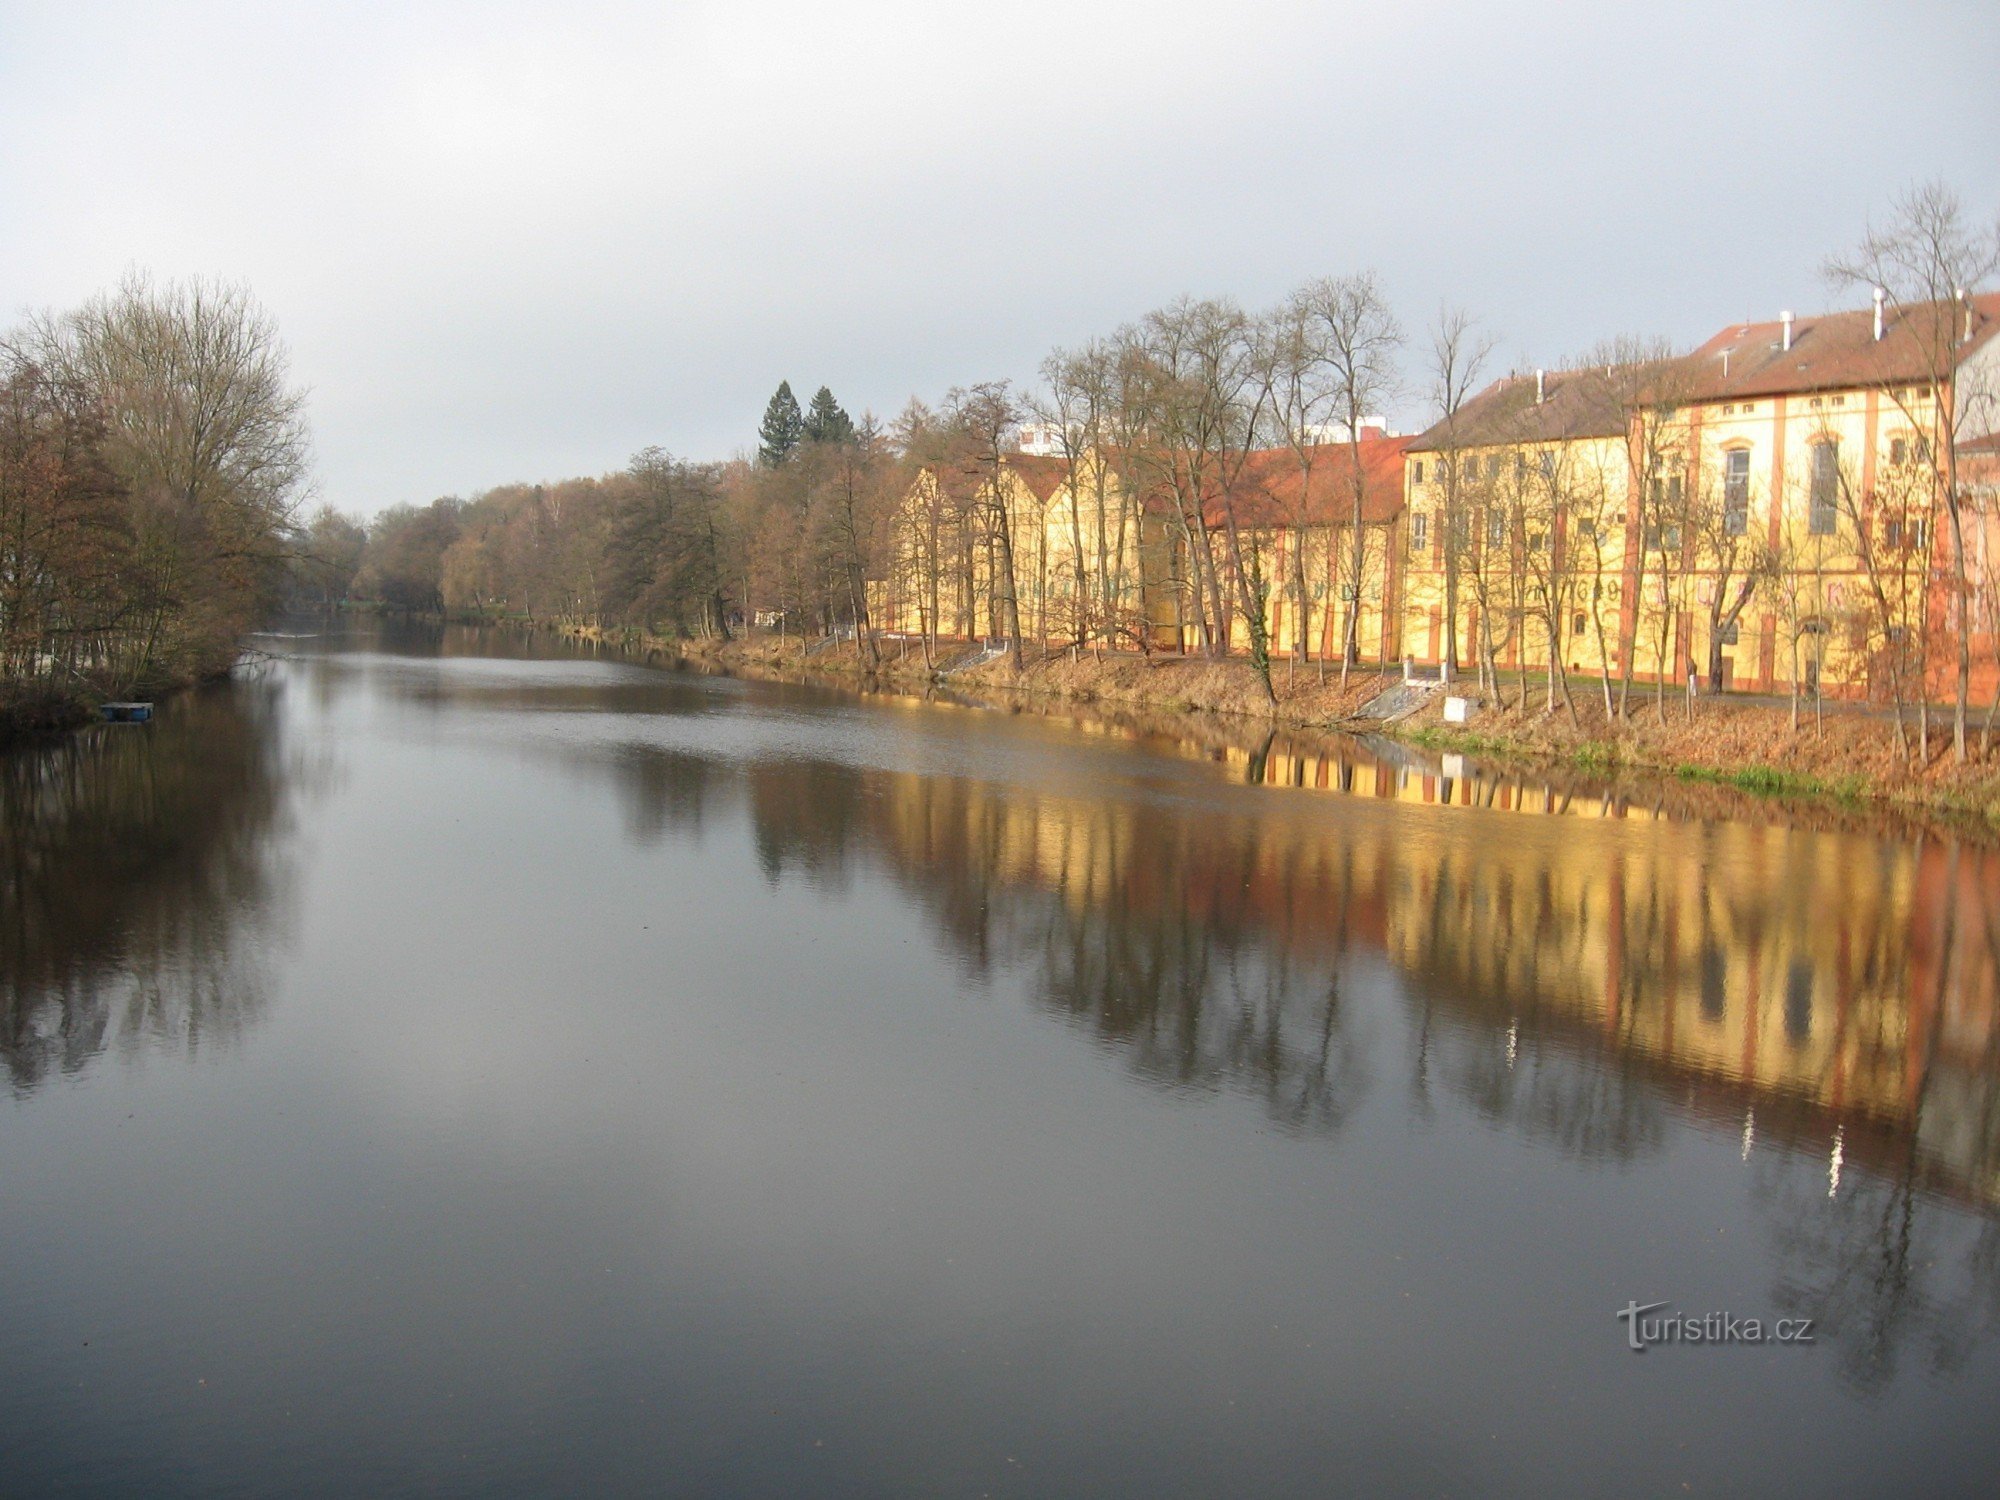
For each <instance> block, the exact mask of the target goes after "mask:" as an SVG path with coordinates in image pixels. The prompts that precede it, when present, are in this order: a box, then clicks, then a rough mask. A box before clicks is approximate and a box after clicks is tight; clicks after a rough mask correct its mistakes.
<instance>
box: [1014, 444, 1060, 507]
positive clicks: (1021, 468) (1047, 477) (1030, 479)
mask: <svg viewBox="0 0 2000 1500" xmlns="http://www.w3.org/2000/svg"><path fill="white" fill-rule="evenodd" d="M1007 467H1008V468H1010V469H1012V470H1013V471H1014V472H1015V473H1016V474H1018V475H1019V476H1020V478H1021V483H1023V484H1025V485H1026V486H1027V487H1028V488H1029V489H1030V490H1032V491H1033V492H1034V496H1035V498H1036V499H1037V500H1040V501H1042V502H1043V503H1044V504H1046V503H1047V502H1048V498H1049V496H1051V495H1053V494H1054V493H1055V492H1056V491H1057V490H1059V489H1061V488H1062V487H1063V486H1064V485H1065V484H1067V483H1069V460H1068V459H1066V458H1057V457H1055V456H1054V455H1053V454H1035V453H1010V454H1008V455H1007Z"/></svg>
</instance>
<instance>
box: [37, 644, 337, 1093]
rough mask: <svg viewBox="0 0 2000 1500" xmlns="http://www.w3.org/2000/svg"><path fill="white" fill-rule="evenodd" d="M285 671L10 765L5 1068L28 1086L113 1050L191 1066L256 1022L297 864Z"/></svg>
mask: <svg viewBox="0 0 2000 1500" xmlns="http://www.w3.org/2000/svg"><path fill="white" fill-rule="evenodd" d="M281 692H282V688H281V686H280V685H279V683H278V681H277V680H276V679H275V678H274V677H272V676H270V675H258V676H255V677H253V678H252V679H250V680H247V681H243V682H239V683H237V684H235V685H234V686H233V687H225V688H215V689H210V690H205V691H201V692H197V693H192V694H188V695H186V696H184V697H182V698H180V699H178V700H177V701H175V702H174V703H172V704H171V705H168V706H167V707H166V708H165V710H164V711H163V712H162V713H161V715H160V716H159V718H157V719H156V720H155V721H154V723H153V724H151V725H149V726H146V727H143V728H139V727H116V728H112V727H107V728H103V729H98V730H92V731H86V732H85V733H82V734H79V735H75V736H72V737H70V738H69V739H67V740H65V741H63V742H62V743H60V744H59V745H56V746H53V747H51V748H48V749H45V750H41V751H38V752H34V753H24V754H17V755H11V756H5V757H0V1061H4V1065H5V1067H6V1070H7V1076H8V1079H9V1081H10V1083H11V1084H12V1086H13V1088H14V1090H15V1091H16V1092H17V1093H26V1092H30V1091H32V1090H34V1089H35V1088H36V1087H37V1086H38V1085H39V1084H41V1083H42V1082H43V1081H44V1080H45V1079H47V1078H48V1077H49V1075H51V1074H52V1073H56V1072H76V1071H78V1070H80V1069H82V1068H84V1067H85V1066H86V1065H88V1064H89V1063H90V1062H91V1061H92V1059H94V1058H96V1057H98V1056H99V1055H100V1054H102V1053H103V1052H105V1051H106V1050H108V1049H119V1050H123V1051H128V1052H137V1051H139V1050H142V1049H154V1050H158V1049H167V1050H172V1051H179V1052H185V1053H187V1054H189V1055H193V1054H195V1053H197V1052H200V1051H201V1050H203V1049H204V1048H208V1047H213V1046H215V1045H217V1044H218V1043H227V1042H229V1041H231V1040H232V1039H234V1038H236V1037H238V1036H239V1035H241V1033H242V1032H243V1031H244V1030H245V1029H246V1028H248V1027H249V1026H251V1025H252V1024H254V1023H255V1021H256V1020H257V1018H258V1017H259V1015H260V1014H261V1013H262V1012H263V1009H264V1006H265V1002H266V996H267V995H268V993H269V974H268V971H267V967H266V964H265V961H264V954H263V940H264V938H265V936H266V935H267V934H268V932H269V930H270V928H271V926H272V924H273V923H275V922H277V921H279V920H281V918H282V916H283V914H284V911H285V907H286V903H287V898H288V888H289V881H290V869H289V865H288V863H287V861H286V849H285V844H284V841H283V839H282V838H281V837H280V835H281V834H282V833H283V831H284V828H285V825H286V824H287V822H288V818H289V803H290V799H291V797H292V795H293V793H294V792H295V791H296V790H297V789H298V788H299V787H300V786H301V785H302V784H304V783H305V781H306V780H307V779H309V778H307V777H306V776H305V774H304V772H303V769H302V768H301V767H298V766H293V765H287V764H286V763H285V759H284V754H283V749H282V745H283V740H282V736H281V735H280V733H279V731H278V725H277V721H278V715H277V712H276V707H277V705H276V699H277V698H278V696H279V695H280V694H281Z"/></svg>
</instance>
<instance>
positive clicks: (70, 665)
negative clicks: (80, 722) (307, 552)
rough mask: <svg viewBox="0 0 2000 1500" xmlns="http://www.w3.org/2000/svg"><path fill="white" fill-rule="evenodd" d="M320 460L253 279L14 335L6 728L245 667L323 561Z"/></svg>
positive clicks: (146, 283)
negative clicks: (306, 533) (312, 544)
mask: <svg viewBox="0 0 2000 1500" xmlns="http://www.w3.org/2000/svg"><path fill="white" fill-rule="evenodd" d="M307 459H308V435H307V428H306V422H305V415H304V395H303V392H301V391H300V390H299V389H298V388H296V387H295V386H294V385H293V384H292V383H291V380H290V376H289V371H288V368H287V359H286V352H285V349H284V346H283V344H282V343H281V342H280V340H279V338H278V334H277V329H276V325H275V324H274V323H273V322H272V320H271V318H270V316H269V314H267V313H266V312H265V311H264V310H263V309H262V308H261V307H260V306H258V304H257V303H256V301H255V300H254V299H253V298H252V297H251V296H250V294H249V293H248V292H247V291H246V290H244V289H243V288H241V287H238V286H233V285H228V284H223V283H216V282H208V281H190V282H165V283H162V282H155V281H152V280H150V279H148V278H146V277H143V276H138V275H135V276H132V277H128V278H127V279H126V281H125V282H124V283H123V284H121V285H120V286H119V287H118V288H117V289H116V290H115V291H113V292H111V293H108V294H106V295H103V296H100V297H97V298H95V299H93V300H92V301H90V302H88V303H86V304H85V305H84V306H82V307H80V308H77V309H75V310H73V311H70V312H64V313H50V314H44V315H41V316H38V317H35V318H33V319H31V320H30V321H29V322H28V323H27V324H26V325H25V326H23V327H21V328H18V329H16V330H15V331H13V332H12V333H10V334H8V335H7V336H5V338H4V339H0V731H5V730H8V729H18V728H22V727H31V726H32V725H33V724H34V723H36V722H39V721H58V720H60V719H61V718H63V717H65V716H66V715H68V714H71V713H73V712H74V711H75V708H76V705H77V704H78V702H79V701H81V700H84V699H88V698H90V697H101V696H124V695H130V694H135V693H145V692H150V691H154V690H157V689H160V688H164V687H167V686H171V685H173V684H176V683H182V682H187V681H190V680H193V679H195V678H198V677H201V676H204V675H208V674H211V673H214V672H218V671H222V670H225V669H227V668H228V667H229V665H230V664H231V663H232V662H233V661H234V660H235V659H236V657H237V653H238V649H239V645H240V642H241V640H242V637H243V636H244V634H245V633H246V632H247V631H249V630H251V629H254V628H255V627H256V626H257V624H258V623H260V622H261V621H262V620H263V619H264V618H265V616H266V615H267V613H268V612H269V611H270V610H271V609H272V608H273V607H274V606H275V605H277V604H278V603H279V602H281V601H282V600H283V599H284V597H285V596H286V595H287V593H288V592H290V591H291V590H293V589H294V588H295V587H296V586H297V582H298V580H299V578H300V576H301V574H300V572H299V570H300V569H301V568H302V567H310V566H311V564H310V563H309V562H306V561H304V560H303V559H304V553H303V549H301V547H300V546H299V545H298V541H299V537H298V533H297V527H296V519H297V510H298V506H299V504H300V499H301V496H302V495H303V492H304V487H305V480H306V467H307Z"/></svg>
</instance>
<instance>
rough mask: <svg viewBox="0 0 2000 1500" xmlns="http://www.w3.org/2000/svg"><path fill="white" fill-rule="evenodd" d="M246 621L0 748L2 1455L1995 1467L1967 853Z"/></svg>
mask: <svg viewBox="0 0 2000 1500" xmlns="http://www.w3.org/2000/svg"><path fill="white" fill-rule="evenodd" d="M266 644H269V645H273V646H275V647H279V648H282V649H284V650H286V651H288V652H290V653H291V659H289V660H287V661H283V662H280V663H278V664H275V665H272V666H270V667H267V668H264V669H261V670H260V671H258V672H255V673H253V674H251V675H250V676H249V677H248V678H247V679H246V680H244V681H241V682H238V683H237V684H235V685H233V686H231V687H228V688H225V689H221V690H217V691H210V692H204V693H200V694H196V695H192V696H189V697H186V698H183V699H181V700H178V701H175V702H174V703H172V704H171V705H169V706H168V707H167V708H166V710H165V712H164V713H163V715H162V717H161V719H160V720H159V722H157V723H156V724H155V725H153V726H152V727H150V728H148V729H120V730H106V731H101V732H97V733H93V734H90V735H87V736H84V737H82V738H80V739H78V740H77V741H75V742H73V743H71V744H70V745H67V746H65V747H63V748H62V749H61V750H59V751H56V752H53V753H49V754H44V755H39V756H34V757H16V758H14V759H12V760H8V761H5V762H3V763H0V818H4V825H0V903H4V909H3V910H0V1067H4V1075H5V1092H6V1101H5V1103H4V1105H0V1214H4V1218H0V1492H5V1493H9V1494H33V1495H54V1494H141V1493H143V1494H148V1495H268V1494H318V1495H356V1494H365V1493H410V1494H423V1495H471V1494H503V1495H505V1494H521V1495H531V1494H532V1495H540V1494H553V1493H627V1494H682V1495H701V1496H710V1495H735V1494H742V1495H768V1494H786V1495H791V1494H799V1495H885V1494H920V1495H985V1494H992V1495H1022V1496H1028V1495H1035V1496H1045V1495H1063V1494H1103V1495H1130V1496H1148V1497H1150V1496H1164V1495H1247V1494H1286V1495H1295V1494H1341V1493H1399V1494H1400V1493H1409V1494H1456V1495H1491V1494H1515V1495H1543V1494H1550V1493H1587V1494H1600V1495H1620V1496H1622V1495H1642V1494H1665V1495H1683V1494H1688V1493H1694V1494H1710V1495H1713V1494H1762V1495H1793V1494H1796V1495H1814V1496H1822V1495H1846V1494H1854V1495H1863V1494H1882V1493H1890V1492H1896V1493H1954V1492H1956V1493H1966V1494H1979V1495H1986V1494H1991V1493H1993V1492H1994V1484H1995V1480H1994V1477H1993V1476H1994V1474H1995V1473H1996V1465H1997V1464H2000V1424H1997V1423H1996V1421H1995V1413H1996V1410H1997V1409H2000V1339H1996V1338H1995V1337H1994V1334H1995V1331H1996V1324H2000V1087H1996V1083H1997V1082H2000V1015H1996V994H1997V993H2000V991H1997V990H1996V972H2000V858H1996V856H1995V855H1994V854H1993V853H1991V852H1988V851H1985V850H1982V849H1980V848H1978V847H1975V846H1970V845H1966V846H1961V845H1958V844H1956V843H1954V842H1952V841H1951V840H1949V839H1947V838H1941V837H1938V836H1930V837H1919V836H1916V835H1901V834H1899V835H1893V836H1877V835H1864V834H1857V833H1853V832H1815V831H1810V830H1805V829H1801V828H1793V827H1787V826H1783V825H1774V824H1770V823H1768V822H1766V823H1761V824H1747V823H1729V822H1717V821H1702V820H1699V819H1675V818H1668V817H1659V816H1653V815H1650V814H1648V813H1647V812H1646V811H1645V810H1643V809H1640V808H1636V807H1629V806H1625V805H1622V804H1617V803H1614V802H1607V801H1605V800H1603V799H1593V798H1591V797H1588V796H1577V795H1574V794H1573V793H1567V792H1565V793H1561V794H1558V793H1556V792H1553V791H1550V790H1548V789H1544V788H1539V787H1536V786H1522V785H1515V784H1511V783H1508V782H1506V781H1504V780H1501V781H1494V780H1484V779H1481V778H1479V777H1478V776H1476V775H1474V776H1473V777H1472V778H1471V779H1470V780H1467V779H1466V777H1465V775H1464V774H1463V770H1464V768H1459V767H1452V768H1451V769H1452V770H1453V771H1454V772H1457V773H1460V774H1456V775H1454V777H1453V778H1452V780H1451V781H1450V782H1448V783H1447V782H1445V781H1442V780H1441V779H1440V778H1439V777H1438V776H1437V774H1436V773H1437V772H1438V771H1440V770H1442V769H1443V768H1442V767H1439V766H1422V765H1418V766H1414V767H1411V766H1406V765H1401V764H1398V763H1396V762H1395V761H1393V760H1391V759H1388V758H1383V757H1381V756H1377V755H1371V754H1370V753H1369V752H1368V751H1367V750H1365V749H1364V748H1360V747H1356V748H1353V749H1351V750H1342V751H1337V752H1331V753H1320V754H1317V755H1307V754H1303V753H1301V754H1292V753H1290V752H1288V751H1286V750H1285V749H1284V747H1276V748H1275V749H1274V747H1271V746H1256V745H1250V746H1247V747H1246V746H1230V745H1227V744H1222V745H1217V744H1203V745H1181V744H1175V743H1170V742H1163V741H1159V740H1157V739H1150V738H1147V737H1144V736H1136V735H1130V734H1124V733H1119V732H1106V731H1104V730H1101V729H1099V730H1089V729H1084V728H1080V727H1078V726H1073V725H1069V724H1065V723H1060V722H1054V721H1050V720H1045V719H1038V718H1034V717H1029V716H1018V715H1010V714H1006V713H997V712H986V711H971V710H967V709H964V708H954V707H945V706H937V705H926V704H919V703H914V702H903V701H895V700H882V701H865V700H860V699H855V698H849V697H843V696H839V695H835V694H832V693H828V692H822V691H817V690H812V689H805V688H792V687H784V686H779V685H772V684H760V683H746V682H738V681H730V680H723V679H703V678H696V677H690V676H682V675H675V674H671V673H665V672H660V671H654V670H650V669H647V668H644V667H641V666H638V665H633V664H629V663H622V662H615V661H611V660H598V659H591V658H588V657H584V656H574V655H564V654H562V653H560V652H557V651H553V650H537V649H534V648H530V647H527V646H524V645H522V644H521V643H520V642H518V641H510V640H508V639H506V638H502V637H496V636H478V635H474V634H470V633H458V632H450V633H438V632H431V633H425V632H423V631H418V630H408V629H403V630H390V631H367V630H364V629H361V628H358V627H357V628H356V629H354V630H351V631H347V632H345V633H336V634H331V635H326V636H321V637H318V638H310V639H294V640H287V641H281V642H267V643H266ZM1273 782H1289V783H1298V784H1297V785H1272V784H1270V783H1273ZM1446 803H1449V804H1452V805H1442V804H1446ZM1465 803H1473V804H1478V805H1470V806H1468V805H1462V804H1465ZM1662 1300H1670V1301H1671V1304H1672V1309H1671V1310H1673V1311H1678V1312H1682V1313H1685V1314H1688V1315H1692V1316H1699V1315H1701V1314H1704V1313H1708V1312H1729V1313H1733V1314H1735V1315H1736V1316H1738V1317H1739V1318H1747V1317H1758V1318H1762V1319H1764V1320H1766V1322H1767V1323H1768V1322H1769V1321H1770V1320H1772V1319H1775V1318H1778V1317H1786V1316H1809V1317H1812V1318H1814V1319H1815V1320H1816V1324H1815V1331H1816V1335H1817V1337H1816V1342H1815V1343H1813V1344H1811V1345H1810V1346H1798V1347H1794V1346H1785V1347H1778V1346H1773V1345H1763V1346H1734V1347H1704V1346H1697V1345H1677V1346H1667V1347H1658V1348H1653V1349H1649V1350H1648V1351H1647V1352H1645V1353H1643V1354H1634V1353H1633V1352H1631V1350H1630V1349H1629V1348H1628V1347H1627V1344H1626V1326H1625V1324H1623V1323H1621V1322H1619V1321H1618V1319H1617V1318H1616V1317H1615V1313H1616V1311H1617V1309H1619V1308H1621V1307H1623V1306H1625V1305H1626V1304H1627V1303H1629V1302H1632V1301H1637V1302H1640V1303H1649V1302H1656V1301H1662ZM1656 1316H1657V1315H1656Z"/></svg>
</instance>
